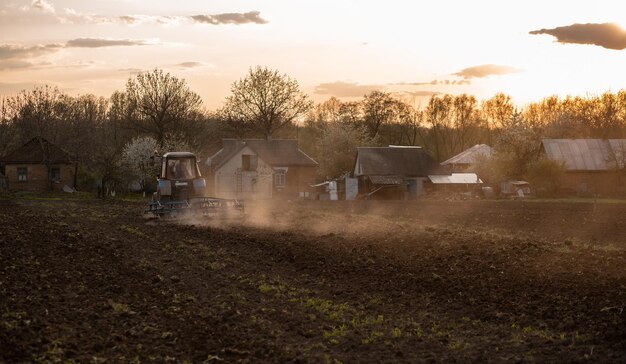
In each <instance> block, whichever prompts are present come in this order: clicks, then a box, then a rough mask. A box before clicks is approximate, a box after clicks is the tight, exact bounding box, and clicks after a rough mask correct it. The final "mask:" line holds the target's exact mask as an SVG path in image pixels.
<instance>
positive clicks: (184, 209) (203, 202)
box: [144, 197, 244, 218]
mask: <svg viewBox="0 0 626 364" xmlns="http://www.w3.org/2000/svg"><path fill="white" fill-rule="evenodd" d="M144 212H145V213H152V214H153V215H155V216H157V217H171V218H177V217H181V216H184V215H191V216H206V217H237V216H242V215H243V212H244V205H243V201H241V200H235V199H223V198H214V197H196V198H193V199H189V200H176V201H152V202H150V203H149V204H148V208H147V209H146V210H145V211H144Z"/></svg>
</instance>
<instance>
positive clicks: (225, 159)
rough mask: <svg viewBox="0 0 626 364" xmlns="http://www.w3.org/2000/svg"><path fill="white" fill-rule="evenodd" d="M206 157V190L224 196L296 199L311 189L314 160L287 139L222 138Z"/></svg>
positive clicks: (308, 193) (314, 172)
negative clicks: (209, 155)
mask: <svg viewBox="0 0 626 364" xmlns="http://www.w3.org/2000/svg"><path fill="white" fill-rule="evenodd" d="M222 142H223V148H222V149H220V150H219V151H218V152H217V153H215V154H214V155H213V156H211V157H210V158H209V159H208V160H207V164H208V165H209V166H210V176H209V177H208V178H207V183H208V185H209V189H210V188H211V187H212V188H213V191H214V192H213V193H214V195H215V196H217V197H224V198H244V199H250V198H253V199H255V198H259V199H264V198H265V199H267V198H298V197H308V196H311V195H312V194H313V193H314V192H315V190H314V188H313V187H311V185H313V184H315V178H316V172H317V162H316V161H314V160H313V159H312V158H311V157H309V156H308V155H306V154H305V153H304V152H303V151H301V150H300V149H299V148H298V141H297V140H291V139H271V140H265V139H224V140H223V141H222Z"/></svg>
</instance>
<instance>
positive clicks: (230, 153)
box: [209, 139, 317, 169]
mask: <svg viewBox="0 0 626 364" xmlns="http://www.w3.org/2000/svg"><path fill="white" fill-rule="evenodd" d="M222 142H223V143H224V147H223V148H222V149H220V150H219V151H218V152H217V153H215V154H214V155H213V156H212V157H210V158H209V160H210V161H211V167H212V168H213V169H218V168H220V167H221V166H222V165H224V164H225V163H226V162H228V161H229V160H230V159H231V158H233V157H234V156H235V155H236V154H237V153H239V152H240V151H241V150H242V149H243V148H245V147H248V148H250V149H252V151H253V152H255V153H256V154H257V155H258V156H259V158H261V159H262V160H263V161H265V162H266V163H268V164H269V165H271V166H285V167H287V166H312V167H314V166H317V162H316V161H315V160H313V159H312V158H311V157H309V156H308V155H306V153H304V152H303V151H301V150H300V148H298V141H297V140H295V139H271V140H266V139H223V140H222Z"/></svg>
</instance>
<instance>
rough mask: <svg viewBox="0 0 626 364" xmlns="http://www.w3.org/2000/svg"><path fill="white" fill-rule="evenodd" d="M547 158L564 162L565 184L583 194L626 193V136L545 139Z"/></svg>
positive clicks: (544, 150)
mask: <svg viewBox="0 0 626 364" xmlns="http://www.w3.org/2000/svg"><path fill="white" fill-rule="evenodd" d="M542 148H543V153H544V154H545V157H547V158H549V159H551V160H554V161H556V162H559V163H562V164H563V165H564V167H565V170H566V171H565V176H564V177H563V179H562V183H561V186H562V187H563V188H564V189H566V190H569V191H571V192H575V193H577V194H580V195H592V194H593V195H595V194H600V195H612V194H623V193H626V139H543V140H542Z"/></svg>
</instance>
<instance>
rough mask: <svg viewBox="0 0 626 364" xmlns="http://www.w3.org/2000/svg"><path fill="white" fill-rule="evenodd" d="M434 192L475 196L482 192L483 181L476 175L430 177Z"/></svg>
mask: <svg viewBox="0 0 626 364" xmlns="http://www.w3.org/2000/svg"><path fill="white" fill-rule="evenodd" d="M428 179H429V180H430V183H432V185H433V189H434V191H437V192H445V193H461V194H467V195H468V196H473V195H476V194H478V193H479V192H480V191H481V188H482V185H483V181H482V180H481V179H480V178H478V175H477V174H476V173H469V172H468V173H451V174H449V175H445V174H444V175H441V174H435V175H429V176H428Z"/></svg>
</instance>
